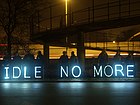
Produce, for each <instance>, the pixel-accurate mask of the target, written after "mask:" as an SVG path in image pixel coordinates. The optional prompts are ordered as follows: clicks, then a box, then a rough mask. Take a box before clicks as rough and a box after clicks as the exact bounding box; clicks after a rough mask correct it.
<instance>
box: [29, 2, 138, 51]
mask: <svg viewBox="0 0 140 105" xmlns="http://www.w3.org/2000/svg"><path fill="white" fill-rule="evenodd" d="M139 5H140V1H139V0H137V1H136V0H123V1H121V0H117V1H115V2H108V3H105V4H101V5H93V6H92V7H87V8H84V9H81V10H78V11H69V13H68V14H60V15H58V16H55V15H54V16H53V14H52V11H53V8H54V5H52V6H50V7H48V8H46V9H48V10H49V17H48V18H45V17H44V18H41V17H40V15H41V14H39V12H38V13H37V14H38V15H37V14H35V15H36V16H38V17H37V18H34V16H33V17H32V18H31V38H32V40H38V41H43V42H45V43H48V44H50V45H51V44H53V45H58V46H63V45H64V46H69V47H76V46H71V45H70V44H69V43H68V42H65V41H66V40H65V39H66V38H69V37H71V36H72V35H74V36H77V35H78V34H79V33H89V32H95V31H100V30H106V29H114V28H120V27H127V26H133V25H139V24H140V6H139ZM56 12H57V10H56ZM133 34H136V33H133ZM93 37H95V36H94V35H93ZM130 37H132V36H130ZM76 38H77V37H76ZM126 38H128V36H126ZM120 40H121V39H120ZM85 41H86V39H85ZM118 41H119V40H118ZM125 41H127V39H125ZM53 42H55V43H53ZM75 43H77V41H76V42H75ZM85 48H87V49H98V50H100V49H99V48H96V47H85ZM110 50H111V49H110ZM137 52H139V51H137Z"/></svg>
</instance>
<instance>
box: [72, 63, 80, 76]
mask: <svg viewBox="0 0 140 105" xmlns="http://www.w3.org/2000/svg"><path fill="white" fill-rule="evenodd" d="M75 68H78V70H79V74H78V75H77V76H76V75H75V74H74V73H73V72H74V69H75ZM72 75H73V77H75V78H78V77H80V75H81V68H80V67H79V66H74V67H73V68H72Z"/></svg>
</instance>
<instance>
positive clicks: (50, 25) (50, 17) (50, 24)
mask: <svg viewBox="0 0 140 105" xmlns="http://www.w3.org/2000/svg"><path fill="white" fill-rule="evenodd" d="M50 29H52V6H50Z"/></svg>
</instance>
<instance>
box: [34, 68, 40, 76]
mask: <svg viewBox="0 0 140 105" xmlns="http://www.w3.org/2000/svg"><path fill="white" fill-rule="evenodd" d="M38 69H41V66H36V67H35V78H41V76H38V75H37V74H38V73H39V74H40V73H41V71H39V70H38Z"/></svg>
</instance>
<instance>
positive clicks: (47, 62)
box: [43, 43, 49, 76]
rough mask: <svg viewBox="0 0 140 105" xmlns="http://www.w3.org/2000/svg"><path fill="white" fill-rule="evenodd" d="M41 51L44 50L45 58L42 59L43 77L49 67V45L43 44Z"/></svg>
mask: <svg viewBox="0 0 140 105" xmlns="http://www.w3.org/2000/svg"><path fill="white" fill-rule="evenodd" d="M43 50H44V58H45V59H44V60H45V65H44V70H43V75H44V74H46V71H47V68H48V66H49V45H48V44H46V43H45V44H44V46H43ZM44 76H45V75H44Z"/></svg>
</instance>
